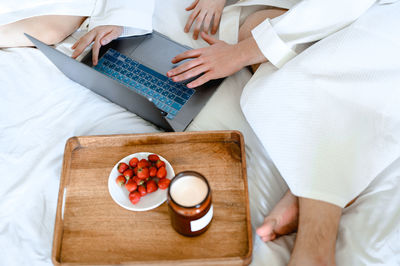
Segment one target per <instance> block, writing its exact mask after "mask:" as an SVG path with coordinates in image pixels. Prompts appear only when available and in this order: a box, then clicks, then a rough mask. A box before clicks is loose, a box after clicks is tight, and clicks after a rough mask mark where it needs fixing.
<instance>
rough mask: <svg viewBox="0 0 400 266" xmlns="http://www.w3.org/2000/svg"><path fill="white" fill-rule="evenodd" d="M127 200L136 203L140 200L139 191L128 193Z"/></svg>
mask: <svg viewBox="0 0 400 266" xmlns="http://www.w3.org/2000/svg"><path fill="white" fill-rule="evenodd" d="M129 200H130V201H131V202H132V204H136V203H138V202H139V200H140V193H139V192H138V191H133V192H131V193H129Z"/></svg>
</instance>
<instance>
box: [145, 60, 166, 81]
mask: <svg viewBox="0 0 400 266" xmlns="http://www.w3.org/2000/svg"><path fill="white" fill-rule="evenodd" d="M138 68H139V69H141V70H143V71H145V72H148V73H150V74H151V75H153V76H155V77H157V78H158V79H160V80H162V81H165V80H168V78H167V77H166V76H163V75H161V74H160V73H158V72H156V71H154V70H152V69H150V68H148V67H146V66H144V65H142V64H140V65H139V66H138Z"/></svg>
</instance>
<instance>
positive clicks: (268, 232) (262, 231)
mask: <svg viewBox="0 0 400 266" xmlns="http://www.w3.org/2000/svg"><path fill="white" fill-rule="evenodd" d="M275 226H276V220H275V219H268V218H266V219H265V220H264V223H263V224H262V225H261V226H260V227H259V228H257V230H256V233H257V235H259V236H260V237H261V239H263V241H269V240H271V238H272V237H273V236H274V235H275V232H274V228H275ZM264 238H265V239H268V240H264ZM274 238H275V236H274Z"/></svg>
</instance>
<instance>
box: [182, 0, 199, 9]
mask: <svg viewBox="0 0 400 266" xmlns="http://www.w3.org/2000/svg"><path fill="white" fill-rule="evenodd" d="M198 2H199V0H195V1H193V3H192V4H191V5H190V6H188V7H187V8H185V10H186V11H190V10H192V9H193V8H195V7H196V6H197V3H198Z"/></svg>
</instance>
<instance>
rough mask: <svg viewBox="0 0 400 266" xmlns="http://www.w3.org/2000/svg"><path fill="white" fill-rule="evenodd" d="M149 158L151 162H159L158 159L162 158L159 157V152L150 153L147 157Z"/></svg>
mask: <svg viewBox="0 0 400 266" xmlns="http://www.w3.org/2000/svg"><path fill="white" fill-rule="evenodd" d="M147 158H148V159H149V161H150V162H154V163H155V162H157V161H158V160H160V157H158V155H157V154H150V155H149V157H147Z"/></svg>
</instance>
